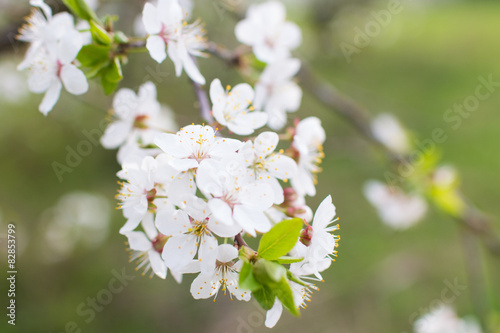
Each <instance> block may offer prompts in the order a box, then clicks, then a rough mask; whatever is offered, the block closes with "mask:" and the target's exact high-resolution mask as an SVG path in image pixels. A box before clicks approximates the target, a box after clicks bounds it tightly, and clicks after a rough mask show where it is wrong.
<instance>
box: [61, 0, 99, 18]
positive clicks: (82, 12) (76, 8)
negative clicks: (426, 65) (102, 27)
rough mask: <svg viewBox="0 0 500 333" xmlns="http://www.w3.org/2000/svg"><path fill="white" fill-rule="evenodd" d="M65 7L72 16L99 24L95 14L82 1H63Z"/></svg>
mask: <svg viewBox="0 0 500 333" xmlns="http://www.w3.org/2000/svg"><path fill="white" fill-rule="evenodd" d="M63 2H64V4H65V5H66V7H68V8H69V9H70V10H71V11H72V12H73V14H75V15H76V16H78V17H80V18H81V19H83V20H86V21H90V20H94V21H96V22H100V21H99V18H98V17H97V15H96V13H95V12H94V11H93V10H92V8H90V7H89V6H88V5H87V3H86V2H85V1H84V0H63Z"/></svg>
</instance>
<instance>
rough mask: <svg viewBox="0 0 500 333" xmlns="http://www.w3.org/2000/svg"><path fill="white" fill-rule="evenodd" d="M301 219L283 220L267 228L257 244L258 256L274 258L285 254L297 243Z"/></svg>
mask: <svg viewBox="0 0 500 333" xmlns="http://www.w3.org/2000/svg"><path fill="white" fill-rule="evenodd" d="M302 223H303V222H302V220H301V219H298V218H296V219H291V220H284V221H281V222H280V223H278V224H276V225H275V226H274V227H273V228H272V229H271V230H269V231H268V232H267V233H266V234H264V236H262V239H261V240H260V244H259V257H261V258H264V259H267V260H276V259H278V258H279V257H281V256H284V255H286V254H287V253H288V252H289V251H290V250H291V249H292V248H293V247H294V246H295V243H297V240H298V239H299V235H300V230H301V228H302Z"/></svg>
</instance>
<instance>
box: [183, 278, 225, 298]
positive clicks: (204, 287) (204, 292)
mask: <svg viewBox="0 0 500 333" xmlns="http://www.w3.org/2000/svg"><path fill="white" fill-rule="evenodd" d="M219 288H220V282H219V279H217V277H216V276H215V274H214V275H204V274H199V275H198V276H197V277H196V278H195V279H194V280H193V283H192V284H191V288H190V291H191V295H193V297H194V298H195V299H201V298H209V297H211V296H213V295H215V293H216V292H217V291H218V290H219Z"/></svg>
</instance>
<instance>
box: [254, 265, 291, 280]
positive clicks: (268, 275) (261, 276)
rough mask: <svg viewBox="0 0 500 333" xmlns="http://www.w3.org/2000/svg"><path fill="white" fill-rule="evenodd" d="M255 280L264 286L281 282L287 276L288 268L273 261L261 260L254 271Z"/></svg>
mask: <svg viewBox="0 0 500 333" xmlns="http://www.w3.org/2000/svg"><path fill="white" fill-rule="evenodd" d="M252 273H253V275H254V276H255V279H256V280H257V281H258V282H259V283H261V284H264V285H268V284H272V283H276V282H279V281H281V279H282V278H283V277H284V276H286V268H285V267H283V266H281V265H280V264H277V263H275V262H272V261H267V260H264V259H259V260H257V262H256V263H255V264H254V265H253V270H252Z"/></svg>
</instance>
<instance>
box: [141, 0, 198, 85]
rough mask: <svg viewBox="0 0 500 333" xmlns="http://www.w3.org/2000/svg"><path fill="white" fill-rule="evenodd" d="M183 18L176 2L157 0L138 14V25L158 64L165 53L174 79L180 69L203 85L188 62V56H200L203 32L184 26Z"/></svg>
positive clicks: (178, 74)
mask: <svg viewBox="0 0 500 333" xmlns="http://www.w3.org/2000/svg"><path fill="white" fill-rule="evenodd" d="M183 16H184V15H183V10H182V8H181V6H180V5H179V3H178V1H177V0H159V1H158V5H157V6H155V5H153V4H151V3H149V2H148V3H146V5H145V6H144V10H143V12H142V22H143V23H144V26H145V27H146V32H147V33H148V34H149V37H148V39H147V41H146V47H147V49H148V51H149V53H150V55H151V57H152V58H153V59H154V60H156V61H157V62H159V63H161V62H163V60H165V59H166V58H167V52H168V56H169V57H170V59H172V61H173V62H174V65H175V72H176V74H177V76H180V75H181V73H182V69H183V68H184V70H185V71H186V73H187V74H188V75H189V77H190V78H191V79H192V80H193V81H195V82H197V83H199V84H205V78H204V77H203V76H202V75H201V73H200V71H199V70H198V67H197V66H196V63H195V61H194V60H193V59H192V56H200V55H202V53H201V50H203V49H204V48H205V47H206V42H205V37H204V30H203V28H202V27H201V26H200V24H199V23H194V24H184V21H183ZM166 47H168V50H167V52H165V48H166Z"/></svg>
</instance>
